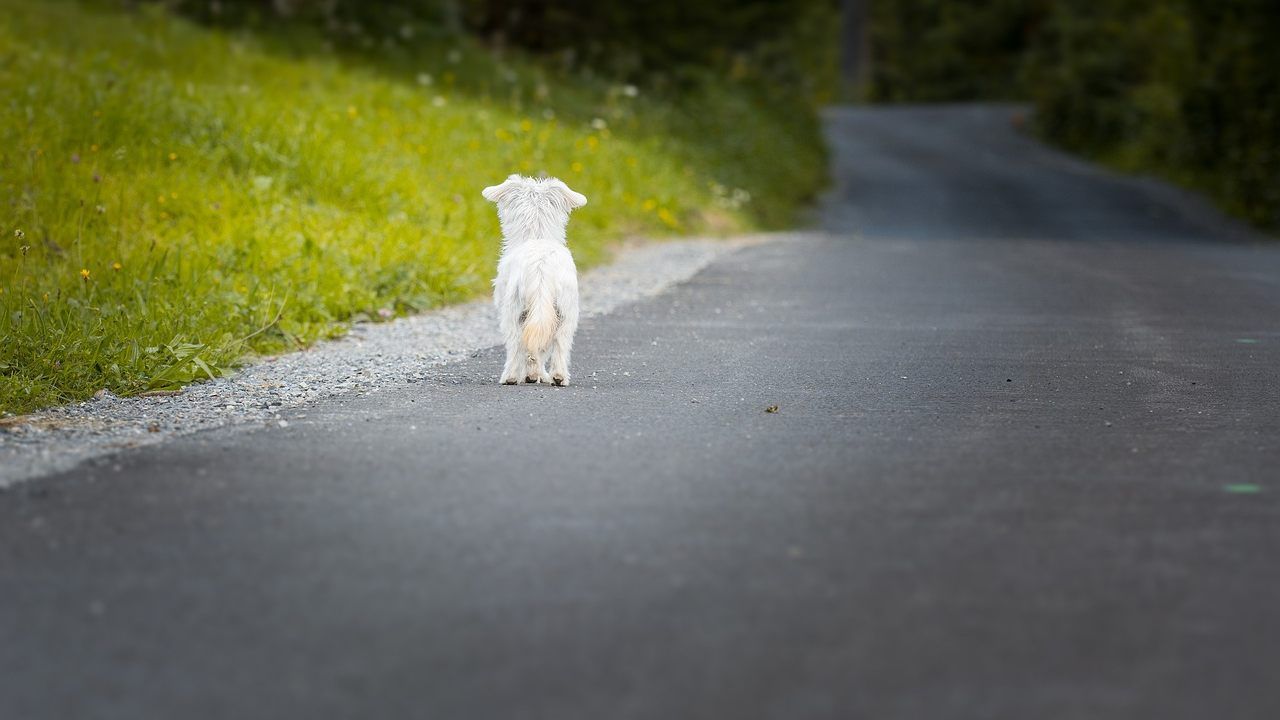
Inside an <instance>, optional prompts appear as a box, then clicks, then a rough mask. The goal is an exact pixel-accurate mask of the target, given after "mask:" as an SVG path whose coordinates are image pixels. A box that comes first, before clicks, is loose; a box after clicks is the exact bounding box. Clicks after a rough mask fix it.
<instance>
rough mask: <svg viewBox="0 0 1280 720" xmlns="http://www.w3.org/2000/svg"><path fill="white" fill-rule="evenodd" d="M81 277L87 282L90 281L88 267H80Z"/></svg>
mask: <svg viewBox="0 0 1280 720" xmlns="http://www.w3.org/2000/svg"><path fill="white" fill-rule="evenodd" d="M80 279H81V280H84V281H85V282H88V281H89V270H88V269H87V268H81V269H80Z"/></svg>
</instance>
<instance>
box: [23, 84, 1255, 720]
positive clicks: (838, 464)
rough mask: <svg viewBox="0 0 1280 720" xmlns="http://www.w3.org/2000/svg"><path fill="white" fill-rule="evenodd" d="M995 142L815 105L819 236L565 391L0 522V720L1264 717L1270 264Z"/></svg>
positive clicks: (100, 479) (458, 374) (952, 115)
mask: <svg viewBox="0 0 1280 720" xmlns="http://www.w3.org/2000/svg"><path fill="white" fill-rule="evenodd" d="M1013 113H1014V110H1013V109H1011V108H1005V107H940V108H903V109H886V110H843V109H842V110H834V111H832V112H831V113H830V114H829V116H828V126H829V132H830V136H831V138H832V143H833V147H834V150H835V159H834V161H835V174H836V183H835V186H834V188H833V190H832V192H831V193H830V195H829V196H828V197H827V198H826V199H825V200H824V202H823V203H822V206H821V209H820V210H819V212H818V213H817V216H816V218H815V220H814V222H815V225H816V226H817V228H818V231H815V232H814V233H813V234H812V235H811V236H810V237H807V238H804V239H799V240H790V241H785V242H776V243H769V244H764V245H759V246H756V247H751V248H747V249H744V250H741V251H739V252H737V253H734V254H732V255H729V256H727V257H726V258H725V259H721V260H718V261H716V262H715V263H713V264H712V265H711V266H710V267H709V268H707V269H706V270H705V271H703V272H702V273H700V274H699V275H697V276H695V277H694V278H693V279H692V280H691V281H690V282H688V283H686V284H684V285H681V286H678V287H677V288H675V289H674V290H671V291H669V292H667V293H665V294H663V295H661V296H659V297H657V298H655V299H652V300H649V301H645V302H643V303H641V304H639V305H635V306H631V307H629V308H627V309H624V310H621V311H619V312H616V313H614V314H612V315H609V316H606V317H603V318H597V319H595V320H592V321H589V322H587V323H585V325H584V327H583V328H582V330H581V333H580V335H579V341H578V345H577V354H576V356H575V365H574V370H575V377H574V384H573V386H572V387H570V388H565V389H559V388H547V387H517V388H509V387H500V386H498V385H496V384H495V382H494V381H495V380H496V378H497V373H498V370H499V369H500V368H499V363H500V360H501V358H500V355H499V353H498V351H497V350H496V349H495V350H493V351H490V352H488V353H486V354H482V355H481V356H479V357H476V358H473V359H470V360H467V361H465V362H462V363H459V364H455V365H452V366H448V367H446V368H442V369H439V370H437V371H433V372H435V373H436V374H435V375H433V376H432V379H431V380H430V381H428V382H426V383H415V384H406V385H402V386H394V387H385V388H383V389H382V390H381V391H380V392H377V393H373V394H370V395H366V396H354V397H345V398H339V399H337V400H331V401H327V402H324V403H322V404H320V405H318V406H314V407H310V408H307V409H305V410H302V411H299V412H297V413H295V414H294V415H293V416H291V417H290V422H289V425H288V427H284V428H271V429H267V430H259V431H255V432H247V431H244V430H220V431H214V432H209V433H204V434H199V435H196V436H191V437H188V438H185V439H182V440H178V441H175V442H172V443H168V444H165V445H162V446H159V447H155V448H151V449H146V450H143V451H138V452H133V453H126V454H122V455H120V456H117V457H114V458H109V459H107V460H104V461H101V462H95V463H92V464H90V465H87V466H83V467H81V468H79V469H77V470H75V471H73V472H68V473H65V474H62V475H58V476H55V477H49V478H45V479H41V480H37V481H34V482H29V483H26V484H24V485H21V486H18V487H15V488H13V489H11V490H9V491H7V492H5V493H3V494H0V598H3V601H2V603H3V604H2V606H0V717H3V718H6V719H8V720H17V719H26V718H37V719H41V720H43V719H45V718H50V719H54V718H121V719H124V718H128V719H130V720H139V719H143V718H166V719H167V718H227V717H235V718H251V717H263V718H308V719H315V718H353V717H365V718H408V717H421V718H427V717H431V718H472V719H474V718H557V719H558V718H786V719H792V718H974V719H975V720H976V719H979V718H981V719H989V718H1018V719H1022V718H1039V719H1044V718H1090V719H1092V720H1097V719H1099V718H1125V719H1132V718H1158V719H1160V720H1174V719H1178V718H1188V719H1191V718H1195V719H1201V718H1215V719H1224V718H1259V719H1261V718H1274V717H1280V682H1276V680H1277V668H1278V667H1280V469H1278V468H1280V391H1278V390H1277V388H1280V244H1274V243H1273V244H1271V245H1267V244H1265V243H1259V242H1255V241H1252V240H1250V239H1249V236H1248V234H1247V233H1245V232H1242V231H1240V230H1239V228H1237V227H1236V226H1234V225H1232V224H1230V223H1227V222H1225V221H1223V220H1221V219H1220V218H1217V217H1216V216H1214V215H1213V213H1211V212H1208V211H1206V210H1205V209H1204V208H1203V206H1202V204H1201V203H1199V202H1198V201H1196V200H1195V199H1193V198H1188V197H1186V196H1183V195H1181V194H1179V193H1176V192H1173V191H1171V190H1169V189H1167V188H1163V187H1161V186H1159V185H1156V184H1153V183H1149V182H1138V181H1133V180H1124V179H1117V178H1114V177H1111V176H1108V175H1107V174H1105V173H1102V172H1100V171H1097V170H1094V169H1091V168H1089V167H1087V166H1084V165H1082V164H1080V163H1077V162H1075V161H1072V160H1069V159H1067V158H1064V157H1062V156H1060V155H1057V154H1055V153H1053V152H1050V151H1048V150H1046V149H1044V148H1042V147H1040V146H1038V145H1036V144H1035V143H1033V142H1032V141H1030V140H1028V139H1026V138H1023V137H1021V136H1020V135H1018V134H1017V133H1016V132H1015V131H1014V129H1013V128H1012V127H1011V125H1010V122H1009V119H1010V116H1011V115H1012V114H1013ZM774 406H776V408H777V409H776V412H769V409H771V408H773V407H774Z"/></svg>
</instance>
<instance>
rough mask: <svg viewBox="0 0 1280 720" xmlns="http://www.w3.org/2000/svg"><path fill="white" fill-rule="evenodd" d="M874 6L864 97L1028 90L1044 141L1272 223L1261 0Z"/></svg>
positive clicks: (1279, 224)
mask: <svg viewBox="0 0 1280 720" xmlns="http://www.w3.org/2000/svg"><path fill="white" fill-rule="evenodd" d="M874 8H875V10H874V15H873V33H872V38H873V47H874V50H873V52H874V54H875V66H874V71H873V89H872V96H873V97H874V98H875V99H880V100H889V101H938V100H972V99H1014V98H1018V99H1029V100H1031V101H1033V102H1034V104H1035V108H1036V113H1035V118H1036V127H1037V129H1038V131H1039V132H1040V133H1041V134H1042V135H1043V136H1044V137H1045V138H1047V139H1048V140H1050V141H1052V142H1054V143H1057V144H1059V145H1062V146H1063V147H1066V148H1068V149H1071V150H1074V151H1076V152H1080V153H1084V154H1086V155H1089V156H1091V157H1094V158H1097V159H1099V160H1102V161H1104V162H1108V163H1110V164H1112V165H1115V166H1117V167H1120V168H1122V169H1125V170H1130V171H1137V172H1154V173H1158V174H1161V175H1163V176H1165V177H1168V178H1170V179H1172V180H1174V181H1176V182H1179V183H1182V184H1184V185H1188V186H1190V187H1193V188H1197V189H1200V190H1203V191H1206V192H1208V193H1210V194H1211V195H1212V196H1213V197H1215V198H1216V199H1217V201H1218V202H1219V203H1220V204H1221V205H1222V206H1223V207H1225V208H1226V209H1227V210H1229V211H1231V212H1234V213H1236V214H1238V215H1240V216H1242V217H1245V218H1247V219H1249V220H1250V221H1252V222H1254V223H1256V224H1258V225H1260V226H1262V227H1268V228H1272V229H1277V228H1280V72H1277V71H1276V68H1280V44H1277V43H1276V42H1275V38H1277V37H1280V13H1278V12H1276V9H1275V3H1274V2H1271V0H1168V1H1163V0H1108V2H1096V3H1085V2H1073V1H1071V0H967V1H965V2H952V1H950V0H898V1H896V2H880V3H875V4H874Z"/></svg>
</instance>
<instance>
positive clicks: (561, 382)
mask: <svg viewBox="0 0 1280 720" xmlns="http://www.w3.org/2000/svg"><path fill="white" fill-rule="evenodd" d="M551 384H552V385H555V386H557V387H564V386H566V385H568V384H569V376H568V375H562V374H560V373H556V374H555V375H552V376H551Z"/></svg>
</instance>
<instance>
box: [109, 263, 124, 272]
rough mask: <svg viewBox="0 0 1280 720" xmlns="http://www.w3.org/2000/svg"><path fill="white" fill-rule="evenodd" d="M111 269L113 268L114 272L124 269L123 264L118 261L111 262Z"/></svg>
mask: <svg viewBox="0 0 1280 720" xmlns="http://www.w3.org/2000/svg"><path fill="white" fill-rule="evenodd" d="M111 269H112V270H115V271H116V272H120V271H121V270H123V269H124V266H123V265H121V264H120V263H119V262H113V263H111Z"/></svg>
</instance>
